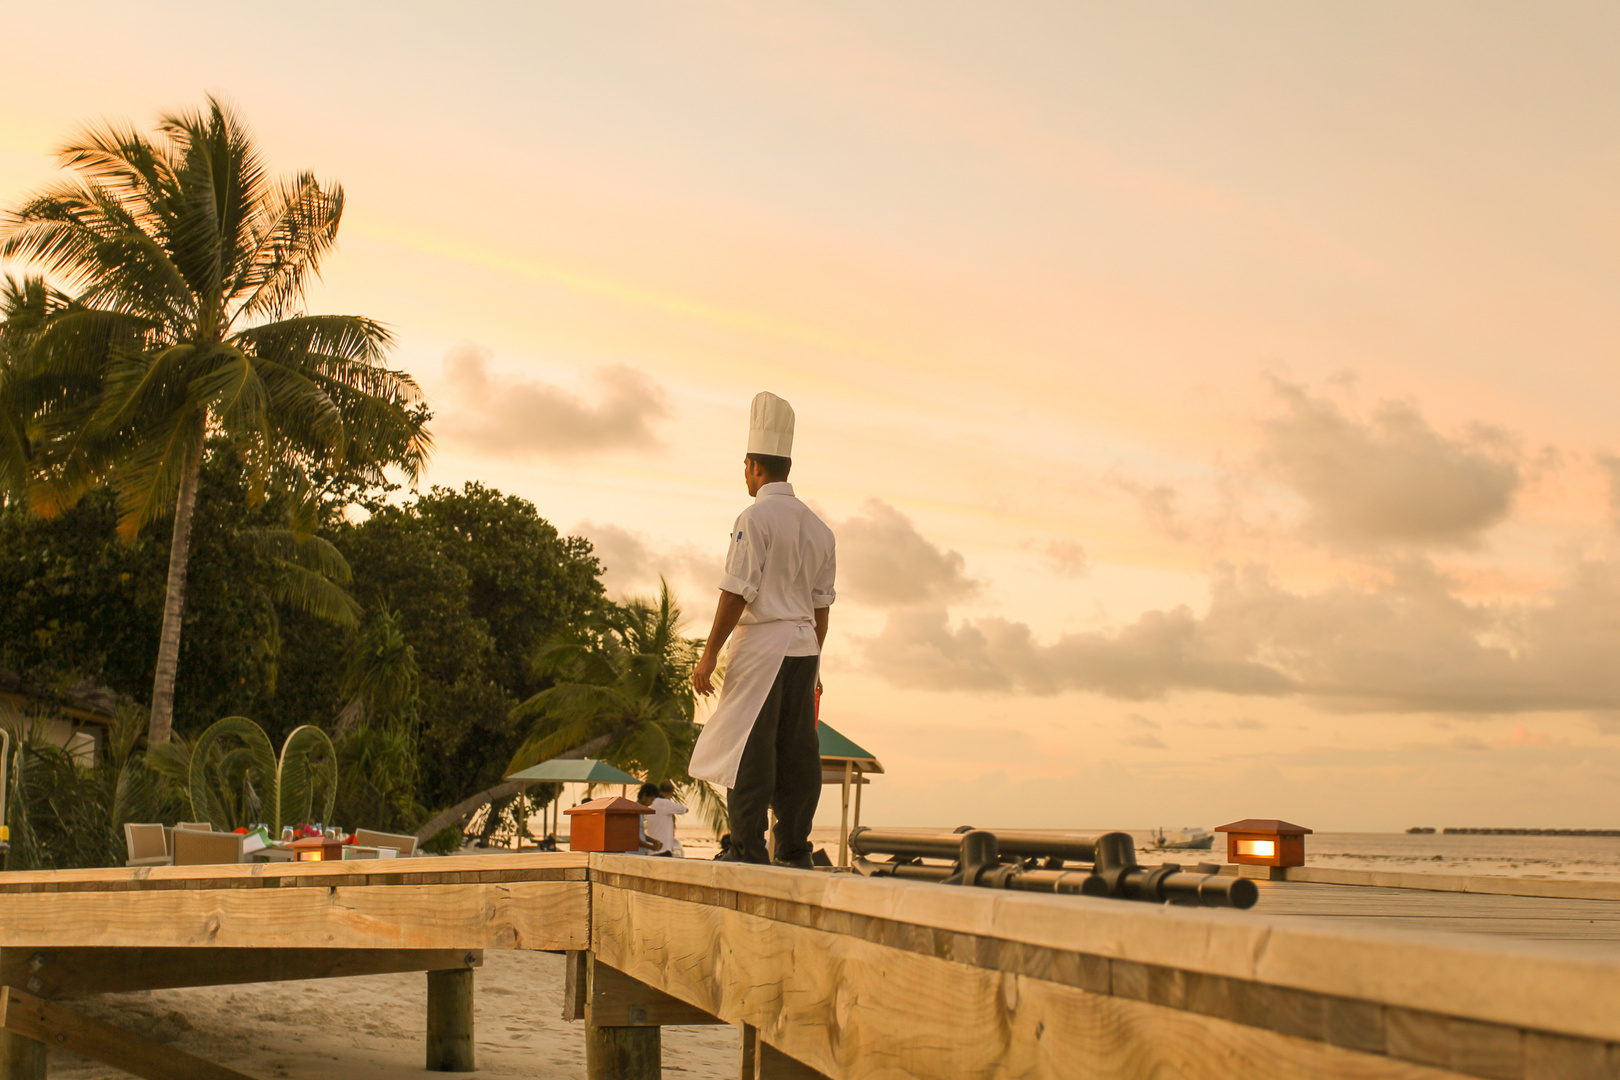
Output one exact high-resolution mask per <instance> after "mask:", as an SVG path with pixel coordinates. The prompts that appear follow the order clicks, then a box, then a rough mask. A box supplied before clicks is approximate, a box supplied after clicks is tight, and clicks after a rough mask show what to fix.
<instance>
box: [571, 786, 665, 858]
mask: <svg viewBox="0 0 1620 1080" xmlns="http://www.w3.org/2000/svg"><path fill="white" fill-rule="evenodd" d="M563 813H565V814H568V815H570V816H571V817H573V819H574V820H573V821H572V822H570V823H569V825H568V850H569V851H640V850H641V815H642V814H650V813H652V808H651V807H648V806H642V805H641V804H640V803H638V802H631V801H630V800H629V799H621V798H619V797H618V796H617V795H613V796H610V797H608V798H605V799H592V800H591V801H590V802H588V803H581V804H580V805H578V806H576V807H574V808H573V809H572V810H564V811H563Z"/></svg>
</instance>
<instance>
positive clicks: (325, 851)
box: [287, 836, 343, 862]
mask: <svg viewBox="0 0 1620 1080" xmlns="http://www.w3.org/2000/svg"><path fill="white" fill-rule="evenodd" d="M287 847H289V848H290V849H292V853H293V858H294V859H296V860H298V861H299V862H342V861H343V841H341V840H328V839H327V838H326V837H324V836H306V837H304V838H303V839H302V840H294V841H293V842H292V843H290V844H288V845H287Z"/></svg>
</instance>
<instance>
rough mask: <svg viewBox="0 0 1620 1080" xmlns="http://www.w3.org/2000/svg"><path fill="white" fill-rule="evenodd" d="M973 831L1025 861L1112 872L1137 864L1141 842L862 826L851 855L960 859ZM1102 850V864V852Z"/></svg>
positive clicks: (1119, 836) (1115, 836) (1124, 837)
mask: <svg viewBox="0 0 1620 1080" xmlns="http://www.w3.org/2000/svg"><path fill="white" fill-rule="evenodd" d="M968 831H973V832H991V833H994V835H995V838H996V846H997V848H998V849H999V850H1000V852H1001V854H1003V855H1016V856H1019V857H1020V858H1059V859H1063V860H1064V861H1065V862H1081V863H1095V862H1098V861H1102V862H1104V863H1105V864H1107V865H1108V866H1109V867H1110V868H1111V869H1112V868H1115V867H1124V866H1135V865H1136V840H1135V838H1134V837H1132V836H1131V834H1130V833H1125V832H1106V833H1058V834H1053V833H1045V832H1039V831H1036V830H1030V829H1010V830H1007V831H1005V832H1002V831H998V830H995V829H982V830H981V829H974V830H963V831H960V832H951V833H928V832H912V831H909V830H905V829H873V828H870V827H868V826H865V825H863V826H861V827H860V828H858V829H855V830H854V831H853V832H851V833H850V834H849V846H850V850H851V851H853V852H854V853H855V854H857V855H903V856H907V857H910V858H922V859H955V858H956V857H957V853H958V852H959V851H960V850H961V846H962V837H963V836H965V835H967V833H968ZM1099 849H1101V851H1102V859H1101V860H1099V858H1098V851H1099Z"/></svg>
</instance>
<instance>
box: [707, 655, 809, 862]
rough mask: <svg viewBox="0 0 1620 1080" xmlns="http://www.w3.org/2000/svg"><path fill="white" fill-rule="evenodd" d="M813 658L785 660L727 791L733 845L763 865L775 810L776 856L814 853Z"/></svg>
mask: <svg viewBox="0 0 1620 1080" xmlns="http://www.w3.org/2000/svg"><path fill="white" fill-rule="evenodd" d="M818 659H819V658H818V657H814V656H787V657H783V658H782V667H781V670H779V671H777V673H776V681H775V682H774V683H772V684H771V693H770V696H769V697H767V698H766V699H765V704H764V705H763V706H761V707H760V710H759V718H758V719H757V720H755V721H754V730H753V731H752V732H750V733H749V736H748V743H747V745H746V746H744V747H743V756H742V762H741V764H739V765H738V767H737V786H736V787H734V788H732V789H731V790H729V791H727V792H726V805H727V807H728V808H729V810H730V812H731V843H732V845H733V846H734V847H736V848H737V851H738V853H739V854H741V855H742V857H743V858H745V859H747V860H749V861H751V862H764V861H765V860H766V852H765V828H766V825H767V823H768V820H769V819H768V817H767V812H768V811H770V810H775V811H776V857H777V858H778V859H796V858H801V857H803V856H805V855H808V854H810V825H811V823H812V822H813V821H814V819H815V816H816V804H817V803H819V802H820V801H821V739H820V737H819V736H818V735H817V734H816V662H817V660H818Z"/></svg>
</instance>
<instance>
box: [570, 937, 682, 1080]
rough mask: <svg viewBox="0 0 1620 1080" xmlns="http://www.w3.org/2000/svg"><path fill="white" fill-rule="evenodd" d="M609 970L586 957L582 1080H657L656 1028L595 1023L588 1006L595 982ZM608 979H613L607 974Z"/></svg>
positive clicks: (658, 1048) (659, 1074) (659, 1059)
mask: <svg viewBox="0 0 1620 1080" xmlns="http://www.w3.org/2000/svg"><path fill="white" fill-rule="evenodd" d="M612 970H613V969H612V968H609V967H607V966H606V965H604V964H598V963H597V962H596V958H595V957H594V956H588V957H587V961H586V965H585V974H586V983H587V988H586V1009H585V1080H660V1077H662V1076H663V1037H662V1031H663V1029H662V1028H659V1027H628V1026H620V1025H615V1026H611V1027H610V1026H604V1025H602V1024H599V1023H597V1022H596V1016H595V1010H594V1009H593V1008H591V1007H590V1006H591V1003H592V1002H594V1000H595V998H596V993H595V991H596V982H597V980H598V979H599V978H601V977H602V976H603V973H604V972H612ZM608 977H609V978H611V977H612V976H611V975H609V976H608Z"/></svg>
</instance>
